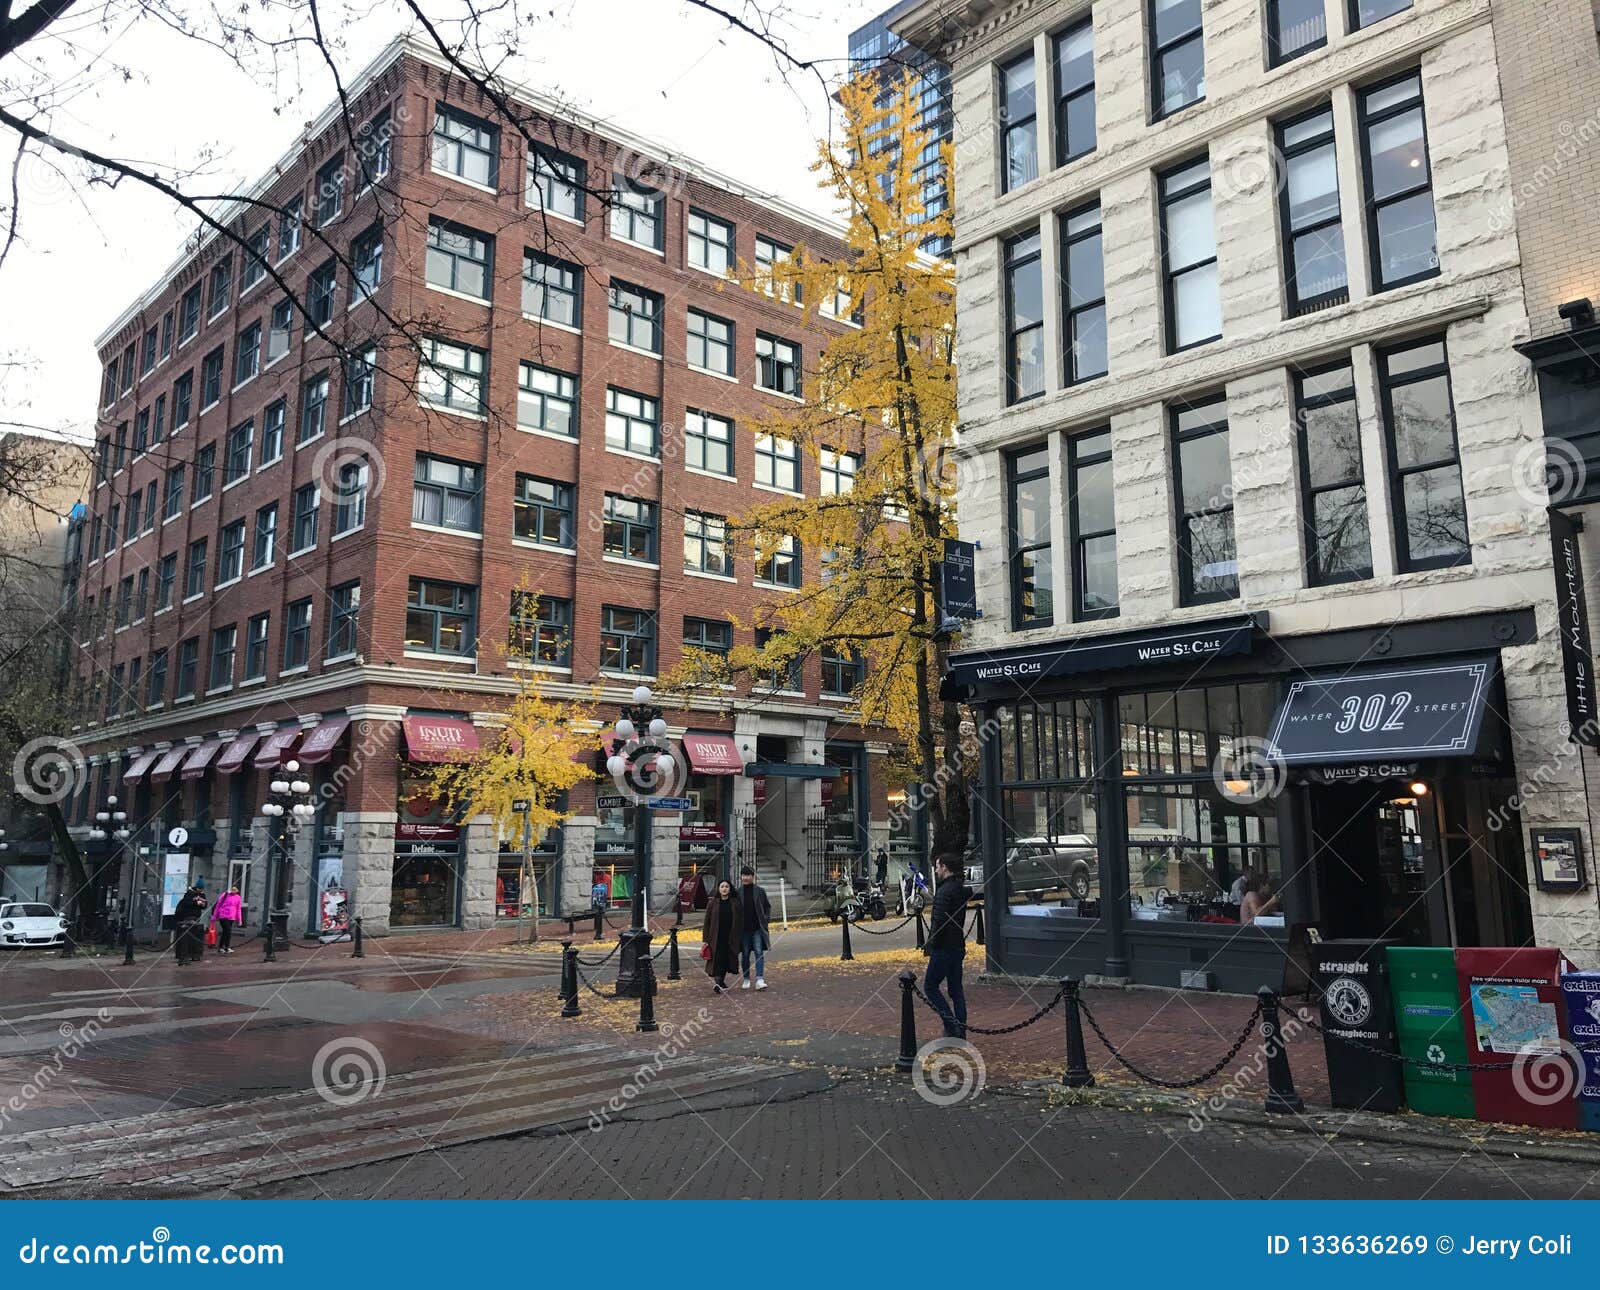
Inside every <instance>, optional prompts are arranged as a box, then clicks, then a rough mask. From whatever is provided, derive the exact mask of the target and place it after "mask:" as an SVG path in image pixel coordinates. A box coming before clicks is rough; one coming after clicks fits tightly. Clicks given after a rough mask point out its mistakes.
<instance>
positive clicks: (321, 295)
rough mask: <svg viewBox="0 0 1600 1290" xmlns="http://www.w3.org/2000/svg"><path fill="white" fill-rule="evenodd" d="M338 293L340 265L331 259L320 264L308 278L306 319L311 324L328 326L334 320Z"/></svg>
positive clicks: (313, 325)
mask: <svg viewBox="0 0 1600 1290" xmlns="http://www.w3.org/2000/svg"><path fill="white" fill-rule="evenodd" d="M338 294H339V267H338V264H337V263H336V262H335V261H333V260H329V261H328V262H327V263H326V264H322V265H319V266H318V267H317V268H316V269H315V270H314V271H313V272H312V274H311V276H310V278H308V279H307V280H306V321H307V322H308V323H309V325H310V326H312V327H326V326H327V325H328V324H329V323H330V322H332V321H333V310H334V303H335V301H336V299H337V298H338Z"/></svg>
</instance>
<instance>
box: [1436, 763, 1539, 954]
mask: <svg viewBox="0 0 1600 1290" xmlns="http://www.w3.org/2000/svg"><path fill="white" fill-rule="evenodd" d="M1516 791H1517V785H1516V783H1515V782H1514V781H1512V780H1509V779H1492V778H1489V777H1487V776H1483V775H1460V776H1456V777H1453V778H1449V779H1442V780H1440V781H1439V792H1438V795H1437V796H1438V801H1437V816H1436V828H1437V831H1438V837H1439V855H1440V857H1441V859H1442V861H1443V866H1444V868H1443V872H1442V874H1441V879H1442V880H1441V882H1440V883H1439V887H1440V890H1441V892H1442V894H1443V897H1444V901H1443V903H1444V904H1445V905H1446V912H1447V914H1448V917H1449V919H1450V930H1451V939H1449V940H1447V941H1441V942H1438V943H1439V944H1444V945H1532V944H1533V910H1532V907H1531V904H1530V901H1529V897H1528V877H1527V862H1526V859H1525V857H1524V854H1523V850H1522V816H1521V815H1520V813H1519V812H1518V811H1516V810H1515V809H1514V807H1513V806H1512V805H1511V799H1512V797H1513V795H1514V794H1515V793H1516ZM1496 824H1498V825H1499V827H1498V828H1496V827H1494V826H1495V825H1496Z"/></svg>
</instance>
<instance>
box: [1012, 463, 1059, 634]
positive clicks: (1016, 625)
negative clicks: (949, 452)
mask: <svg viewBox="0 0 1600 1290" xmlns="http://www.w3.org/2000/svg"><path fill="white" fill-rule="evenodd" d="M1035 453H1038V454H1039V455H1040V457H1041V460H1042V462H1043V464H1042V465H1040V466H1037V467H1029V468H1028V469H1026V470H1023V469H1020V468H1019V467H1020V464H1021V462H1022V461H1023V460H1024V459H1025V458H1028V457H1031V456H1033V454H1035ZM1050 459H1051V450H1050V441H1048V440H1046V441H1044V442H1042V443H1034V444H1027V445H1022V446H1019V447H1017V448H1014V449H1012V450H1011V451H1010V452H1008V453H1006V585H1007V589H1008V593H1009V595H1010V599H1011V613H1010V622H1011V629H1012V630H1013V631H1027V630H1030V629H1033V628H1037V627H1053V626H1055V621H1056V586H1055V581H1056V576H1055V536H1056V535H1055V521H1054V517H1053V516H1052V517H1051V522H1050V526H1049V531H1048V533H1047V534H1046V537H1045V540H1044V541H1043V542H1037V541H1035V542H1029V543H1026V544H1024V543H1022V542H1021V541H1019V536H1020V534H1021V532H1022V530H1021V528H1020V527H1019V525H1018V515H1019V512H1020V508H1019V505H1018V502H1019V497H1018V489H1019V486H1020V485H1022V484H1032V483H1036V482H1037V481H1039V480H1041V479H1042V480H1044V481H1045V492H1046V496H1047V498H1048V496H1049V493H1050V477H1051V460H1050ZM1045 509H1046V512H1047V513H1048V512H1049V511H1050V509H1051V508H1050V505H1049V502H1048V500H1047V501H1046V506H1045ZM1039 551H1043V552H1044V553H1045V558H1044V567H1045V568H1047V569H1048V570H1049V571H1050V582H1049V586H1048V587H1047V588H1046V590H1047V591H1048V592H1049V595H1050V609H1049V612H1048V613H1040V612H1039V611H1038V603H1039V601H1038V591H1039V588H1038V582H1037V579H1036V580H1035V583H1034V612H1033V613H1032V614H1028V613H1026V612H1025V611H1024V608H1023V606H1024V605H1025V604H1026V603H1027V599H1026V597H1025V595H1024V594H1023V591H1024V588H1023V576H1022V575H1023V568H1024V557H1026V556H1028V555H1032V554H1034V553H1035V552H1039ZM1032 567H1033V568H1038V567H1039V566H1038V564H1037V563H1035V564H1034V565H1033V566H1032Z"/></svg>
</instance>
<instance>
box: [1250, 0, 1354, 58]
mask: <svg viewBox="0 0 1600 1290" xmlns="http://www.w3.org/2000/svg"><path fill="white" fill-rule="evenodd" d="M1316 2H1317V4H1318V5H1319V6H1320V7H1321V10H1322V34H1321V35H1320V36H1318V37H1317V38H1316V39H1315V40H1313V41H1310V42H1309V43H1307V44H1304V45H1296V46H1295V47H1294V48H1293V49H1285V48H1284V47H1283V14H1282V6H1283V0H1267V3H1266V13H1265V17H1266V23H1267V67H1268V68H1269V69H1271V68H1274V67H1282V66H1283V65H1284V64H1285V63H1292V62H1294V60H1295V59H1297V58H1304V57H1305V56H1306V55H1307V54H1311V53H1315V52H1316V51H1317V50H1319V49H1322V48H1323V47H1324V46H1326V45H1327V43H1328V9H1327V3H1326V0H1316ZM1358 3H1359V0H1351V4H1352V5H1354V4H1358ZM1350 30H1351V31H1354V30H1355V27H1354V25H1353V24H1352V26H1351V28H1350Z"/></svg>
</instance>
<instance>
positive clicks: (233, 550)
mask: <svg viewBox="0 0 1600 1290" xmlns="http://www.w3.org/2000/svg"><path fill="white" fill-rule="evenodd" d="M243 576H244V521H243V520H234V521H233V522H232V523H231V524H225V525H223V526H222V534H221V536H220V537H219V539H218V541H217V586H219V587H220V586H222V585H223V584H224V583H229V582H237V581H238V580H239V579H240V578H242V577H243Z"/></svg>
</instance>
